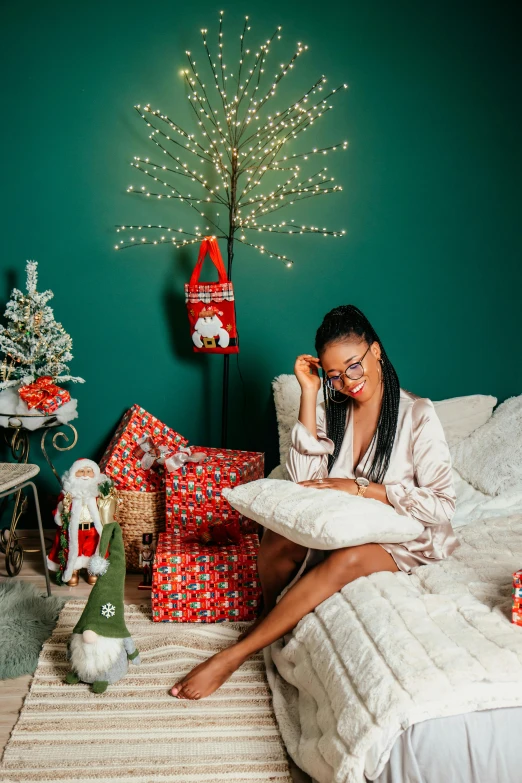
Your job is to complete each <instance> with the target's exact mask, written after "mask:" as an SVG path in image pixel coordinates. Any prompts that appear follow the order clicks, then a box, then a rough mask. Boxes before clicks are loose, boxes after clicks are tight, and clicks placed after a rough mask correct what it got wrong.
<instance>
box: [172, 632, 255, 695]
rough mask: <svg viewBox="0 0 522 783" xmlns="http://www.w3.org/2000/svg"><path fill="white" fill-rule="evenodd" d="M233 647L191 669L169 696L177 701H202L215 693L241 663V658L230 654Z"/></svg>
mask: <svg viewBox="0 0 522 783" xmlns="http://www.w3.org/2000/svg"><path fill="white" fill-rule="evenodd" d="M234 647H235V645H233V647H229V648H228V649H227V650H223V651H222V652H220V653H217V654H216V655H213V656H212V658H209V659H208V661H205V662H204V663H200V664H199V666H196V667H195V668H194V669H192V671H191V672H189V673H188V674H187V675H186V677H183V679H182V680H180V681H179V682H177V683H176V684H175V685H174V687H173V688H171V690H170V693H171V695H172V696H175V697H176V698H177V699H204V698H205V697H206V696H210V694H211V693H214V691H217V689H218V688H220V687H221V686H222V685H223V683H224V682H226V680H228V678H229V677H230V676H231V675H232V674H233V673H234V672H235V671H236V669H238V668H239V667H240V666H241V664H242V663H243V659H242V658H240V657H238V656H237V654H234V653H233V652H231V651H232V650H233V649H234Z"/></svg>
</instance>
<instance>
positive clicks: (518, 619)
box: [511, 569, 522, 625]
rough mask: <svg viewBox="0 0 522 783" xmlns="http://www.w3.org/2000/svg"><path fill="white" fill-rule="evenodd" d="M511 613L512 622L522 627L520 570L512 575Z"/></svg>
mask: <svg viewBox="0 0 522 783" xmlns="http://www.w3.org/2000/svg"><path fill="white" fill-rule="evenodd" d="M512 593H513V612H512V616H511V619H512V622H514V623H515V625H522V569H521V570H520V571H515V573H514V574H513V590H512Z"/></svg>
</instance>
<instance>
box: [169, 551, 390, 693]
mask: <svg viewBox="0 0 522 783" xmlns="http://www.w3.org/2000/svg"><path fill="white" fill-rule="evenodd" d="M397 570H398V568H397V565H396V563H395V561H394V559H393V558H392V556H391V555H390V554H388V552H386V551H385V550H384V549H383V548H382V547H381V546H379V545H378V544H363V545H362V546H357V547H349V548H346V549H336V550H334V551H333V552H331V553H330V554H329V556H328V557H327V559H326V560H324V561H323V562H322V563H319V565H317V566H316V567H315V568H313V569H312V570H311V571H309V572H308V573H307V574H305V575H304V576H303V577H302V578H301V579H300V580H299V581H298V582H296V584H295V585H293V587H291V588H290V590H288V592H287V593H285V595H284V596H283V598H281V600H280V601H279V603H278V604H276V606H275V607H274V608H273V609H272V611H271V612H270V613H269V614H268V615H267V616H266V617H265V618H264V619H263V620H262V622H260V623H259V625H258V626H257V627H256V628H254V629H253V631H252V633H251V634H249V635H248V636H247V637H246V638H244V639H241V640H240V641H238V642H236V643H235V644H233V645H232V646H231V647H228V648H227V649H226V650H223V651H222V652H220V653H217V655H213V656H212V658H209V659H208V661H205V663H202V664H200V665H199V666H196V667H195V669H192V671H191V672H190V673H189V674H188V675H187V676H186V677H184V678H183V679H182V680H180V681H179V682H177V683H176V684H175V685H174V687H173V688H172V690H171V693H172V695H173V696H177V697H178V698H181V699H202V698H204V697H205V696H209V695H210V694H211V693H213V692H214V691H215V690H217V688H219V687H220V686H221V685H222V684H223V683H224V682H225V680H227V679H228V678H229V677H230V675H231V674H232V673H233V672H235V671H236V669H238V668H239V667H240V666H241V664H242V663H243V662H244V661H246V659H247V658H249V657H250V656H251V655H253V654H254V653H256V652H259V650H262V649H263V647H266V646H267V645H269V644H272V642H275V641H276V639H279V638H281V636H284V634H286V633H288V632H289V631H291V630H292V628H294V627H295V626H296V625H297V623H298V622H299V620H301V618H302V617H304V616H305V614H308V612H311V611H312V610H313V609H315V607H316V606H318V605H319V604H320V603H322V602H323V601H325V600H326V599H327V598H329V597H330V596H331V595H333V594H334V593H336V592H338V590H340V589H341V588H342V587H344V585H346V584H348V583H349V582H353V580H354V579H357V578H358V577H360V576H368V575H369V574H373V573H375V572H376V571H397Z"/></svg>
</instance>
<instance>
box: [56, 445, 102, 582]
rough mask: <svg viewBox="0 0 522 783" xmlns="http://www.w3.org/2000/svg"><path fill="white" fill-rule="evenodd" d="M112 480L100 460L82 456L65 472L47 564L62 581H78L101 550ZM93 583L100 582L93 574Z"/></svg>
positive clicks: (90, 579)
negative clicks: (104, 505) (104, 504)
mask: <svg viewBox="0 0 522 783" xmlns="http://www.w3.org/2000/svg"><path fill="white" fill-rule="evenodd" d="M109 481H110V479H108V477H107V476H106V475H104V474H103V473H101V471H100V468H99V466H98V465H97V464H96V462H93V461H92V460H90V459H78V460H76V462H74V463H73V464H72V466H71V468H70V469H69V470H67V471H66V472H65V473H64V474H63V476H62V487H63V492H62V493H61V494H60V496H59V498H58V506H57V508H56V510H55V512H54V521H55V523H56V524H57V525H58V530H57V531H56V535H55V539H54V543H53V546H52V548H51V551H50V552H49V556H48V558H47V565H48V566H49V570H51V571H55V572H56V581H57V583H58V584H64V583H67V584H69V585H70V586H71V587H74V586H75V585H77V584H78V572H79V571H80V570H81V569H82V568H87V566H88V565H89V561H90V559H91V557H92V556H93V555H95V554H98V548H99V541H100V536H101V534H102V530H103V524H104V521H106V520H104V519H103V518H101V517H100V501H101V496H102V495H103V492H102V487H103V486H105V485H107V483H108V482H109ZM87 581H88V582H89V584H94V583H95V582H96V577H95V576H94V575H93V574H90V575H89V576H88V578H87Z"/></svg>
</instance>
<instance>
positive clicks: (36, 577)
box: [0, 538, 311, 783]
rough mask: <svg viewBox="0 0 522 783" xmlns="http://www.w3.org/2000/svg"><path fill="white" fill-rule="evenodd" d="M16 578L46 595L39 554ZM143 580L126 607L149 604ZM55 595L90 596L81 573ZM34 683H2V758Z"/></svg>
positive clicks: (133, 585)
mask: <svg viewBox="0 0 522 783" xmlns="http://www.w3.org/2000/svg"><path fill="white" fill-rule="evenodd" d="M24 545H25V546H27V548H28V549H32V548H36V547H37V546H38V541H37V539H36V538H35V539H34V542H33V541H32V540H29V539H28V540H27V541H25V542H24ZM8 578H9V577H8V576H7V573H6V571H5V565H4V562H3V558H2V556H1V554H0V582H5V581H6V580H7V579H8ZM16 578H17V579H23V580H24V581H25V582H32V583H33V584H34V585H35V587H38V588H40V589H41V590H42V591H43V592H45V577H44V573H43V565H42V557H41V555H40V554H39V552H32V553H27V554H26V555H25V558H24V563H23V566H22V570H21V571H20V573H19V575H18V577H16ZM140 581H141V576H140V575H139V574H127V578H126V580H125V603H127V604H143V603H149V602H150V594H149V592H148V591H147V590H138V584H139V583H140ZM51 583H52V591H53V595H62V596H65V597H70V598H82V597H85V598H87V596H88V595H89V591H90V589H91V588H90V586H89V585H88V584H87V582H85V580H84V578H83V574H80V581H79V583H78V586H77V587H67V586H64V587H58V586H57V585H55V584H54V582H52V575H51ZM30 684H31V675H29V674H28V675H24V676H23V677H17V678H15V679H12V680H0V703H1V704H2V709H1V710H0V759H1V758H2V755H3V752H4V747H5V745H6V744H7V740H8V739H9V736H10V734H11V730H12V729H13V727H14V725H15V723H16V721H17V720H18V714H19V712H20V710H21V708H22V704H23V702H24V699H25V697H26V695H27V693H28V692H29V687H30ZM291 767H292V774H293V777H294V781H295V783H309V782H311V779H310V778H309V777H308V775H306V774H305V773H304V772H302V770H299V769H298V768H297V767H295V766H294V765H293V764H291Z"/></svg>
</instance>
